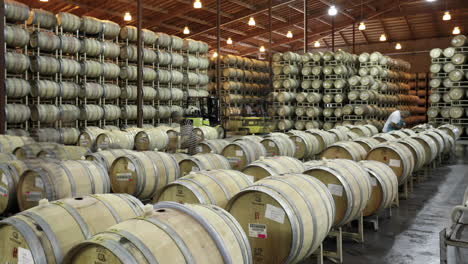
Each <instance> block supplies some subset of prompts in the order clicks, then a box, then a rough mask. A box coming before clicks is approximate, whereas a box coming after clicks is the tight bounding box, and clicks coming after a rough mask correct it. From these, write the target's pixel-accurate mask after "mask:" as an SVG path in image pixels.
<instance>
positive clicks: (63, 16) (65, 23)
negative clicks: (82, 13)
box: [56, 12, 81, 32]
mask: <svg viewBox="0 0 468 264" xmlns="http://www.w3.org/2000/svg"><path fill="white" fill-rule="evenodd" d="M56 17H57V24H58V26H59V27H60V28H61V29H62V30H63V31H65V32H75V31H77V30H78V29H80V27H81V18H80V17H79V16H76V15H74V14H71V13H67V12H60V13H58V14H57V15H56Z"/></svg>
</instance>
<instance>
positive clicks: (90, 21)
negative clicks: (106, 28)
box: [80, 16, 102, 35]
mask: <svg viewBox="0 0 468 264" xmlns="http://www.w3.org/2000/svg"><path fill="white" fill-rule="evenodd" d="M80 31H82V32H84V33H86V34H91V35H95V34H99V33H101V32H102V22H101V20H99V19H97V18H95V17H91V16H82V17H81V27H80Z"/></svg>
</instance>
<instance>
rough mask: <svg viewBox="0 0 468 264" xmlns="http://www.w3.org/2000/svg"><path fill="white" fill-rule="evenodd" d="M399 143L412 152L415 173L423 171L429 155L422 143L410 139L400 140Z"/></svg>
mask: <svg viewBox="0 0 468 264" xmlns="http://www.w3.org/2000/svg"><path fill="white" fill-rule="evenodd" d="M398 143H401V144H403V145H405V146H406V147H408V149H409V150H410V151H411V153H412V155H413V159H414V171H418V170H420V169H422V167H423V166H424V164H425V162H426V155H427V154H426V153H425V151H424V147H423V146H422V145H421V143H419V142H418V141H417V140H415V139H413V138H410V137H406V138H403V139H402V140H399V141H398Z"/></svg>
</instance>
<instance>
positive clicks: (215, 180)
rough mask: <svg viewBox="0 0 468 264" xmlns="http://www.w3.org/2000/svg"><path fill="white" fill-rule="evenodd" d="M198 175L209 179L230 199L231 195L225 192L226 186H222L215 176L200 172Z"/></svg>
mask: <svg viewBox="0 0 468 264" xmlns="http://www.w3.org/2000/svg"><path fill="white" fill-rule="evenodd" d="M200 174H202V175H205V176H206V177H208V178H210V179H211V180H212V181H214V182H215V183H216V184H217V185H218V186H219V187H220V188H221V190H223V193H224V195H226V197H227V198H228V200H229V199H231V197H232V195H231V194H230V193H229V191H228V190H227V188H226V186H225V185H224V183H223V182H221V181H219V180H218V179H217V178H216V177H215V176H213V175H210V174H209V173H207V172H205V171H202V172H200ZM234 181H235V180H234Z"/></svg>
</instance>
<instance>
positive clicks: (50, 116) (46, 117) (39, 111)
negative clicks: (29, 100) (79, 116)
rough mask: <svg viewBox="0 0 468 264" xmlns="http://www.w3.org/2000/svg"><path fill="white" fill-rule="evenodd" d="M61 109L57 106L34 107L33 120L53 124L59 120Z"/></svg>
mask: <svg viewBox="0 0 468 264" xmlns="http://www.w3.org/2000/svg"><path fill="white" fill-rule="evenodd" d="M59 116H60V109H59V108H58V107H57V106H55V105H45V104H41V105H33V106H32V107H31V120H32V121H34V122H43V123H53V122H55V121H57V120H58V119H59Z"/></svg>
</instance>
